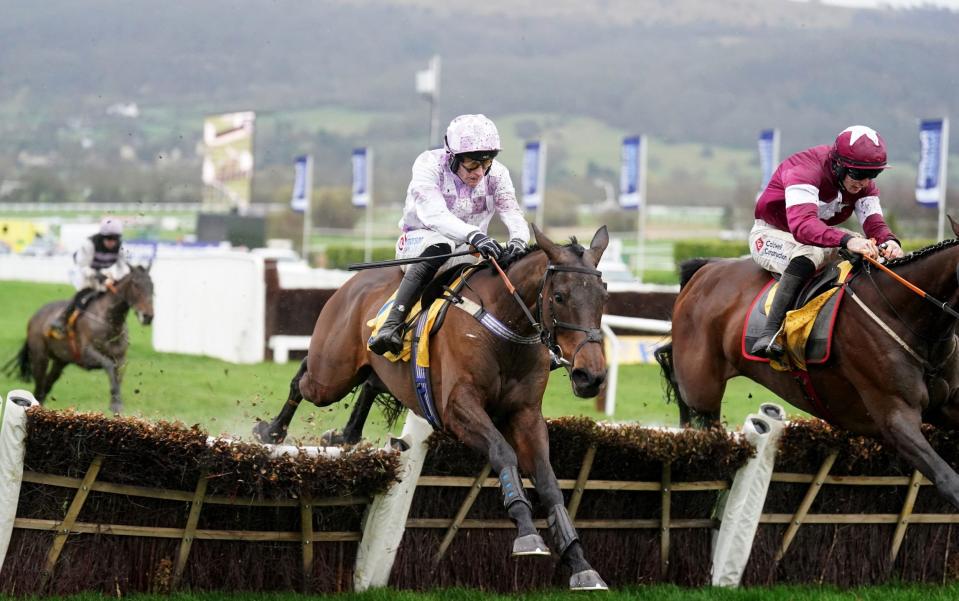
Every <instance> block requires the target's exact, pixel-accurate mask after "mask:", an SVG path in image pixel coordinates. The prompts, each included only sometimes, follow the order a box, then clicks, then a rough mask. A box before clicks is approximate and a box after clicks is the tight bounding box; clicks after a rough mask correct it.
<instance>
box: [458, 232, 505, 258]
mask: <svg viewBox="0 0 959 601" xmlns="http://www.w3.org/2000/svg"><path fill="white" fill-rule="evenodd" d="M466 241H467V242H469V243H470V244H471V245H472V246H473V248H475V249H476V251H477V252H479V254H480V255H482V257H483V258H484V259H490V258H493V259H497V260H499V259H500V258H501V257H502V256H503V247H502V246H500V245H499V242H497V241H496V240H493V239H492V238H490V237H489V236H487V235H486V234H484V233H483V232H481V231H479V230H477V231H475V232H473V233H472V234H470V235H469V236H467V237H466Z"/></svg>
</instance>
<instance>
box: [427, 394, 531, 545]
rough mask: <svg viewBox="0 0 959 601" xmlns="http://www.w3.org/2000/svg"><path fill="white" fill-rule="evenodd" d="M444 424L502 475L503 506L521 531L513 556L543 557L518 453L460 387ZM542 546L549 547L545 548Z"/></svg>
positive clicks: (473, 395)
mask: <svg viewBox="0 0 959 601" xmlns="http://www.w3.org/2000/svg"><path fill="white" fill-rule="evenodd" d="M444 420H445V422H446V425H447V427H448V428H449V429H450V431H452V432H453V434H454V435H456V437H457V438H459V440H460V441H461V442H462V443H463V444H465V445H466V446H468V447H470V448H471V449H474V450H476V451H478V452H480V453H482V454H483V455H485V456H486V457H487V458H488V459H489V463H490V466H491V467H492V468H493V471H494V472H496V473H497V474H498V475H499V482H500V492H501V493H502V495H503V505H504V506H505V508H506V512H507V513H508V514H509V517H510V519H512V520H513V522H514V523H515V524H516V528H517V530H518V537H517V538H516V541H514V544H513V553H514V554H516V555H530V554H543V552H542V551H540V552H538V553H537V552H536V551H535V550H533V547H535V546H536V541H535V539H539V541H542V538H540V536H539V533H538V532H537V530H536V527H535V526H534V525H533V505H532V504H531V503H530V501H529V498H528V497H527V496H526V491H525V490H523V481H522V479H521V478H520V475H519V469H518V462H517V459H516V452H515V451H513V448H512V447H510V446H509V443H508V442H506V438H505V437H504V436H503V435H502V434H501V433H500V431H499V430H497V429H496V426H494V425H493V422H492V421H491V420H490V418H489V415H487V414H486V411H485V410H484V409H483V407H482V405H481V404H480V403H479V402H478V400H477V399H476V398H475V394H474V393H473V392H472V391H468V392H467V391H465V390H464V387H462V386H459V387H457V389H455V390H454V391H453V394H452V395H451V396H450V400H449V404H448V405H447V411H446V414H445V416H444ZM541 546H542V547H545V544H542V545H541Z"/></svg>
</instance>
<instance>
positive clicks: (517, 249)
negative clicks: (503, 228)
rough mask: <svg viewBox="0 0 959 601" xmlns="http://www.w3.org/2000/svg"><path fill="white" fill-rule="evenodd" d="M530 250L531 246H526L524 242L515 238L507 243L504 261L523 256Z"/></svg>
mask: <svg viewBox="0 0 959 601" xmlns="http://www.w3.org/2000/svg"><path fill="white" fill-rule="evenodd" d="M528 248H529V245H528V244H526V242H525V241H524V240H520V239H519V238H513V239H512V240H510V241H509V242H507V243H506V252H505V253H504V254H503V260H504V261H505V260H508V259H512V258H514V257H516V256H518V255H521V254H523V253H525V252H526V250H527V249H528Z"/></svg>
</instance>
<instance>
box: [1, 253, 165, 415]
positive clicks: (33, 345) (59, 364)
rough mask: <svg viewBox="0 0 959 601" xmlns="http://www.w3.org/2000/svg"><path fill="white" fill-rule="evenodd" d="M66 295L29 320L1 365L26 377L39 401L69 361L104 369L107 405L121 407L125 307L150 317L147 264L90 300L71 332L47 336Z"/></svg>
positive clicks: (150, 283)
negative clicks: (17, 345)
mask: <svg viewBox="0 0 959 601" xmlns="http://www.w3.org/2000/svg"><path fill="white" fill-rule="evenodd" d="M67 303H68V301H56V302H52V303H48V304H46V305H44V306H42V307H40V309H38V310H37V312H36V313H34V314H33V317H31V318H30V321H29V322H28V323H27V339H26V341H25V342H24V343H23V346H22V347H21V348H20V352H19V353H17V355H16V356H15V357H14V358H13V359H11V360H10V361H9V362H8V363H7V364H6V365H5V366H4V370H5V371H6V372H7V373H8V374H9V375H17V376H18V377H19V378H20V379H21V380H23V381H24V382H29V381H30V380H31V379H32V380H33V382H34V396H35V397H36V399H37V401H38V402H39V403H41V404H42V403H43V401H44V399H45V398H46V397H47V395H48V394H49V393H50V389H51V388H53V384H54V383H55V382H56V381H57V379H58V378H59V377H60V374H61V373H63V368H64V367H66V366H67V365H68V364H70V363H74V364H76V365H79V366H80V367H82V368H83V369H103V370H104V371H106V372H107V376H108V377H109V378H110V411H111V412H113V413H120V412H121V411H122V410H123V400H122V398H121V396H120V382H121V379H122V371H123V366H124V365H125V363H126V353H127V346H128V345H129V339H128V338H129V337H128V332H127V313H128V312H129V311H130V309H131V308H132V309H133V310H134V311H135V312H136V315H137V319H138V320H139V321H140V323H141V324H143V325H150V322H152V321H153V280H151V279H150V273H149V267H141V266H133V267H131V269H130V273H129V274H127V275H126V276H124V277H123V278H122V279H120V280H118V281H117V282H116V283H114V284H113V285H112V286H111V287H110V289H109V290H108V291H107V292H106V293H104V294H102V295H100V296H99V297H97V298H95V299H94V300H92V301H91V302H90V304H89V306H87V309H86V310H85V311H84V312H83V313H82V314H81V315H80V317H79V318H78V319H77V320H76V323H75V324H74V325H73V326H72V329H73V334H72V336H66V337H64V338H63V339H60V340H57V339H54V338H51V337H49V336H47V331H48V330H49V328H50V324H51V323H53V320H54V319H56V317H57V315H59V314H60V313H61V312H62V311H63V310H64V309H65V308H66V306H67Z"/></svg>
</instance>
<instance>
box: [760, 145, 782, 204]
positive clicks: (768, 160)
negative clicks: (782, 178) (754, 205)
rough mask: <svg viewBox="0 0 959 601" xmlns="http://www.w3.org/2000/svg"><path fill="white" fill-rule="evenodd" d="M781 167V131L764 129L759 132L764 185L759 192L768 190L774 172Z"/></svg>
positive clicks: (761, 185)
mask: <svg viewBox="0 0 959 601" xmlns="http://www.w3.org/2000/svg"><path fill="white" fill-rule="evenodd" d="M777 165H779V130H778V129H764V130H762V131H761V132H759V168H760V170H761V171H762V177H763V179H762V184H760V186H759V191H760V193H762V191H763V190H765V189H766V184H768V183H769V180H770V178H772V176H773V171H774V170H775V169H776V166H777Z"/></svg>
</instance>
